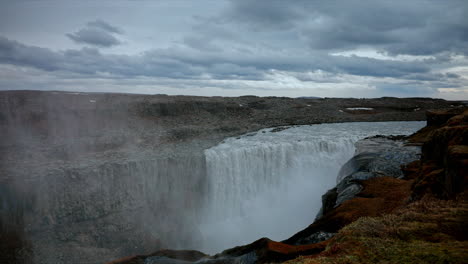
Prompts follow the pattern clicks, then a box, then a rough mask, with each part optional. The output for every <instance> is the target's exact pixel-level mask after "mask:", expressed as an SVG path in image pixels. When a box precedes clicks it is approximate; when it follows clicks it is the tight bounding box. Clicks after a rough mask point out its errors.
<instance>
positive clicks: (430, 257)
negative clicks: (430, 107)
mask: <svg viewBox="0 0 468 264" xmlns="http://www.w3.org/2000/svg"><path fill="white" fill-rule="evenodd" d="M467 114H468V111H467V110H466V109H456V110H455V111H454V110H451V111H431V112H428V118H429V119H430V120H431V121H430V122H428V125H429V126H427V127H426V128H424V129H422V130H421V131H419V132H418V133H416V134H414V135H413V136H411V137H410V138H409V141H410V142H411V143H412V144H417V145H422V155H421V158H420V159H419V160H416V161H413V162H411V163H409V164H407V165H405V166H403V167H402V171H403V173H404V177H403V178H402V179H396V178H389V177H381V178H372V179H370V180H369V179H368V180H365V181H362V182H360V183H361V184H362V186H363V187H362V191H361V192H359V193H358V194H357V195H356V196H355V197H354V198H352V199H350V200H347V201H346V202H344V203H342V204H341V205H340V206H338V207H336V208H332V209H331V206H330V202H329V201H328V200H329V199H337V198H335V197H337V196H338V195H337V192H338V188H336V190H335V191H334V192H331V193H330V192H329V194H328V195H326V196H325V197H324V201H325V202H324V208H327V210H330V211H328V212H326V214H325V215H323V216H322V217H321V218H319V219H318V220H316V221H315V222H314V224H312V225H311V226H309V227H308V228H307V229H306V230H304V231H302V232H300V233H298V234H296V235H295V236H293V237H292V238H291V239H290V242H294V241H298V240H299V239H300V238H301V237H305V236H307V235H310V234H314V232H317V230H325V229H326V228H328V230H332V229H330V226H329V225H330V223H332V226H333V227H335V228H342V227H344V228H342V229H341V230H340V231H339V233H338V234H337V235H336V236H335V237H333V238H332V239H330V240H329V243H328V246H327V249H326V250H325V251H323V252H322V253H320V254H316V255H313V256H309V258H307V259H300V258H298V259H296V260H292V261H289V262H288V264H295V263H301V264H312V263H403V262H404V263H439V262H445V263H461V262H463V261H464V259H466V257H468V255H467V254H466V247H467V246H468V242H467V239H468V237H467V236H466V234H467V225H466V221H467V219H468V213H467V212H468V210H467V208H468V202H467V199H468V196H467V193H466V190H467V189H466V187H467V186H466V185H467V177H468V170H467V164H468V162H467V157H468V155H467V154H468V144H467V143H468V142H467V141H466V139H467V138H468V137H467V132H468V126H467V120H468V116H467ZM344 179H346V177H345V178H344ZM344 179H343V180H344ZM371 190H373V191H374V192H372V191H371ZM369 197H372V198H374V199H373V200H368V199H366V198H369ZM389 197H393V198H394V199H388V198H389ZM440 199H443V200H440ZM370 208H371V210H369V209H370ZM353 216H354V217H353ZM363 216H364V217H363ZM356 220H357V221H356ZM351 223H352V224H351Z"/></svg>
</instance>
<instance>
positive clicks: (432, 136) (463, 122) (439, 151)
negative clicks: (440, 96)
mask: <svg viewBox="0 0 468 264" xmlns="http://www.w3.org/2000/svg"><path fill="white" fill-rule="evenodd" d="M458 112H462V113H461V114H457V112H454V111H449V112H437V113H436V112H431V113H430V116H432V117H433V119H436V120H442V121H443V120H445V121H446V122H445V123H444V125H438V126H436V125H434V127H433V128H432V129H431V130H430V131H425V132H426V133H427V134H428V136H427V137H426V138H425V140H424V142H423V143H424V145H423V147H422V157H421V162H420V164H419V171H417V172H416V173H415V174H416V175H413V177H415V178H416V181H415V183H414V185H413V191H414V193H413V196H412V197H413V199H419V198H421V197H423V196H424V195H425V194H427V193H430V194H432V195H436V196H437V197H439V198H445V199H446V198H454V197H455V196H456V195H457V194H458V193H460V192H462V191H464V190H465V189H466V185H467V183H468V181H467V177H468V110H464V111H458ZM437 114H438V115H440V117H437V116H438V115H437ZM442 121H440V122H442ZM417 140H419V138H418V137H417V136H415V137H414V138H413V141H417Z"/></svg>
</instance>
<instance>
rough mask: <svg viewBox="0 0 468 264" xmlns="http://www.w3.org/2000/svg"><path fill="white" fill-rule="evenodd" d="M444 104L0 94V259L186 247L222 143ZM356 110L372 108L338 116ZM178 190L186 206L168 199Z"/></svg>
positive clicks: (416, 112)
mask: <svg viewBox="0 0 468 264" xmlns="http://www.w3.org/2000/svg"><path fill="white" fill-rule="evenodd" d="M451 104H454V102H447V101H444V100H434V99H424V98H414V99H397V98H379V99H365V100H361V99H329V98H324V99H307V98H303V99H292V98H259V97H254V96H247V97H237V98H221V97H213V98H207V97H186V96H164V95H155V96H149V95H125V94H92V93H89V94H87V93H67V92H33V91H5V92H0V131H2V132H1V133H2V136H1V139H0V157H1V158H0V175H1V176H0V198H1V199H0V200H1V215H0V227H1V230H0V231H1V232H0V233H1V238H2V241H9V243H8V244H2V245H1V247H0V249H1V250H2V252H0V253H1V255H2V256H9V257H8V259H7V260H5V262H7V263H8V261H10V262H13V263H14V262H15V261H16V260H18V259H21V258H23V259H28V258H30V259H32V261H33V262H34V261H35V262H57V261H61V262H90V263H92V262H95V263H98V262H104V261H107V260H111V259H116V258H118V257H121V256H126V255H132V254H137V253H147V252H151V251H153V250H154V249H157V248H162V247H178V246H180V247H182V246H183V247H189V246H190V245H191V244H196V243H197V241H193V239H192V236H191V234H193V233H194V232H197V231H196V230H193V228H192V227H191V226H190V221H191V218H192V217H194V216H193V208H196V207H197V204H199V203H201V202H202V201H201V200H200V198H199V196H198V195H197V193H199V192H203V188H204V185H203V184H201V179H202V178H203V177H204V176H205V175H204V173H203V171H204V170H205V168H203V165H202V164H205V163H204V162H203V155H202V153H203V150H204V149H207V148H209V147H211V146H213V145H215V144H217V143H219V142H220V141H221V140H222V139H224V138H226V137H229V136H237V135H240V134H243V133H245V132H248V131H254V130H258V129H260V128H264V127H272V126H285V125H294V124H312V123H321V122H350V121H392V120H422V119H424V111H425V110H427V109H438V108H445V107H449V106H450V105H451ZM353 107H355V108H356V107H367V108H373V109H374V110H373V112H372V113H371V114H369V113H366V114H359V113H352V114H350V113H346V112H344V111H343V112H340V111H339V110H341V109H345V108H353ZM457 144H458V143H457ZM450 153H451V155H455V156H457V155H460V154H459V153H460V148H453V149H451V150H450ZM462 168H463V167H462ZM449 174H450V173H449ZM148 175H152V176H151V177H148ZM454 181H455V182H456V181H457V178H455V179H454ZM152 186H166V189H167V193H161V192H160V189H159V188H158V189H154V188H153V187H152ZM178 192H183V193H188V194H190V195H188V197H191V199H184V200H180V199H178V197H177V196H176V195H172V194H174V193H178ZM171 193H172V194H171ZM176 211H177V212H176ZM148 212H151V213H148ZM128 216H131V217H128ZM154 222H158V223H159V224H161V225H162V227H157V226H156V225H153V224H152V223H154ZM324 232H328V231H326V230H325V231H324ZM174 234H177V235H174ZM321 237H322V236H321ZM5 238H8V239H5ZM181 241H183V242H184V243H186V244H183V245H180V244H177V243H178V242H181ZM10 242H11V243H10ZM4 252H5V253H4ZM31 252H33V253H34V254H31Z"/></svg>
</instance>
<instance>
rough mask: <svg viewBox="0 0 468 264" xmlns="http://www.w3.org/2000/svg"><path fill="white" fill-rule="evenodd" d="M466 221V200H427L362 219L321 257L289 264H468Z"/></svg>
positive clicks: (333, 240)
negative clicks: (392, 211)
mask: <svg viewBox="0 0 468 264" xmlns="http://www.w3.org/2000/svg"><path fill="white" fill-rule="evenodd" d="M467 220H468V203H467V202H466V199H459V200H458V201H442V200H437V199H434V198H425V199H422V200H421V201H418V202H415V203H413V204H411V205H409V206H408V207H406V208H404V209H401V210H399V211H397V212H395V213H394V214H387V215H383V216H380V217H362V218H360V219H359V220H357V221H355V222H354V223H352V224H350V225H348V226H346V227H345V228H343V229H342V230H340V232H339V234H338V235H337V236H335V238H333V239H332V241H331V242H330V243H329V245H328V246H327V249H326V250H325V251H324V252H322V253H321V254H319V255H317V256H314V257H307V256H303V257H299V258H296V259H295V260H292V261H289V262H287V263H288V264H313V263H340V264H341V263H342V264H344V263H353V264H354V263H447V264H448V263H466V261H467V260H468V250H467V249H468V242H467V241H466V239H467V236H468V232H467V231H468V230H467V225H466V223H468V221H467Z"/></svg>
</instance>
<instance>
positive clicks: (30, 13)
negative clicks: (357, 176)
mask: <svg viewBox="0 0 468 264" xmlns="http://www.w3.org/2000/svg"><path fill="white" fill-rule="evenodd" d="M0 90H63V91H81V92H122V93H144V94H170V95H203V96H240V95H257V96H287V97H299V96H319V97H358V98H364V97H366V98H369V97H382V96H396V97H436V98H444V99H456V100H468V1H466V0H412V1H410V0H392V1H390V0H381V1H378V0H359V1H357V0H356V1H354V0H343V1H339V0H328V1H318V0H295V1H286V0H197V1H192V0H191V1H188V0H187V1H183V0H167V1H164V0H160V1H156V0H155V1H143V0H125V1H124V0H121V1H119V0H113V1H106V0H101V1H98V0H93V1H91V0H79V1H78V0H56V1H52V0H29V1H28V0H11V1H10V0H0Z"/></svg>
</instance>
